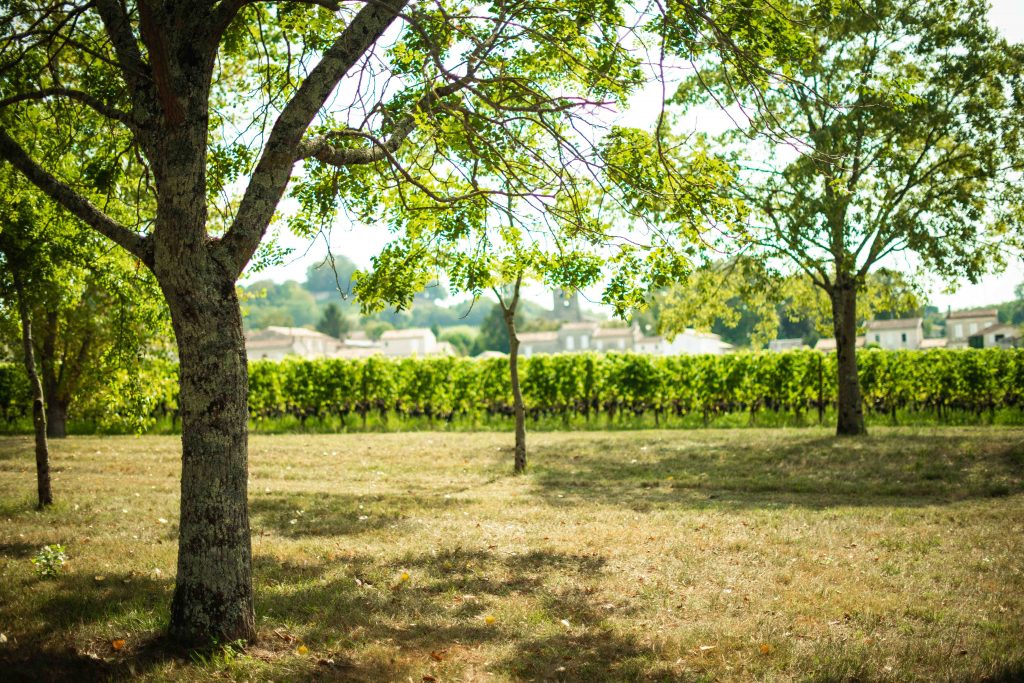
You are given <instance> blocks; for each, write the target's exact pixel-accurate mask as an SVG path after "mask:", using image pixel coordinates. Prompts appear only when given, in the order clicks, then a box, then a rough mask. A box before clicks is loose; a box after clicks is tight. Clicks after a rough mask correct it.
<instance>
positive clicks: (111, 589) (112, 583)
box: [0, 573, 183, 681]
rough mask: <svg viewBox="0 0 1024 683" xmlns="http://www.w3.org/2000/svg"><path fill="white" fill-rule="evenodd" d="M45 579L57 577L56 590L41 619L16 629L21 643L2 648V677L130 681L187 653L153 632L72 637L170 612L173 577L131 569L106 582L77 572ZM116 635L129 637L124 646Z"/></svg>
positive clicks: (41, 609) (45, 603)
mask: <svg viewBox="0 0 1024 683" xmlns="http://www.w3.org/2000/svg"><path fill="white" fill-rule="evenodd" d="M45 581H52V582H55V586H54V589H55V590H54V591H53V594H52V595H50V596H48V597H47V598H45V599H44V600H43V601H42V602H41V604H40V605H39V607H38V615H40V616H41V617H42V618H41V619H40V621H39V622H36V623H35V624H34V626H33V627H30V628H25V627H24V626H22V627H21V629H20V630H19V631H18V633H17V634H12V636H14V637H15V638H16V642H13V641H9V644H8V646H7V647H4V648H2V649H0V679H3V680H5V681H108V680H127V679H130V678H132V677H134V676H135V675H137V674H140V673H143V672H145V671H146V670H148V669H149V668H151V667H153V666H156V665H158V664H159V663H160V662H162V661H166V660H167V659H168V658H171V657H180V656H182V654H183V653H182V652H181V651H180V650H177V649H175V648H173V647H172V646H171V645H170V644H169V643H167V642H165V641H164V640H163V638H162V637H161V636H158V635H156V634H154V633H152V632H141V633H131V634H129V633H122V632H118V633H111V634H110V639H109V640H106V639H105V640H102V641H95V642H91V643H71V642H69V641H70V639H71V635H70V634H71V632H72V631H73V630H74V628H75V627H80V626H83V625H87V624H95V623H99V622H117V621H119V620H123V619H125V618H127V617H129V616H131V615H132V614H146V615H152V614H154V613H160V612H165V610H166V606H167V603H168V602H169V597H170V593H169V592H168V590H169V586H170V582H169V581H167V580H156V579H153V578H151V577H146V576H138V575H131V574H127V573H123V574H111V575H109V576H106V577H104V579H103V581H102V582H97V581H96V579H95V577H91V576H83V575H76V574H68V575H64V576H60V577H57V578H55V579H45ZM161 621H163V620H161ZM61 634H64V635H63V636H62V635H61ZM9 637H10V636H9ZM116 639H124V641H125V642H124V644H123V645H122V647H121V648H119V649H115V648H114V647H113V641H114V640H116ZM12 644H14V645H16V647H12V646H11V645H12Z"/></svg>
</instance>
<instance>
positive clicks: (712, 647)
mask: <svg viewBox="0 0 1024 683" xmlns="http://www.w3.org/2000/svg"><path fill="white" fill-rule="evenodd" d="M697 649H698V650H700V651H701V654H704V653H705V652H710V651H711V650H717V649H718V646H717V645H701V646H700V647H699V648H697Z"/></svg>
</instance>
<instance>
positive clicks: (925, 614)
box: [0, 428, 1024, 683]
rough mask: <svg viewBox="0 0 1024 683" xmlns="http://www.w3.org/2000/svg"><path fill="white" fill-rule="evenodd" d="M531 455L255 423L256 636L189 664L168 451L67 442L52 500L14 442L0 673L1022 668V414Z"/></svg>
mask: <svg viewBox="0 0 1024 683" xmlns="http://www.w3.org/2000/svg"><path fill="white" fill-rule="evenodd" d="M530 445H531V448H532V451H531V458H532V460H531V471H530V473H529V474H527V475H526V476H524V477H518V478H514V477H512V476H510V475H509V472H510V470H511V458H512V454H511V449H510V447H509V446H510V437H509V435H507V434H500V433H486V434H469V433H466V434H455V433H452V434H437V433H415V434H363V435H333V436H329V435H290V436H255V437H253V438H252V441H251V463H250V465H251V467H250V495H251V498H250V505H251V511H252V530H253V550H254V554H255V583H256V591H257V619H258V623H259V629H260V641H259V642H258V643H256V644H254V645H250V646H247V647H245V648H238V647H230V646H229V647H223V648H217V649H213V650H211V651H208V652H202V653H182V652H175V651H173V650H171V649H169V648H167V647H166V646H165V645H163V644H162V642H161V640H160V639H159V638H158V637H157V636H158V634H159V632H160V629H161V627H162V625H163V624H164V623H165V622H166V619H167V610H168V607H169V601H170V596H171V591H172V588H173V579H174V567H175V556H176V548H175V545H176V532H177V529H176V524H175V521H176V517H177V476H178V470H179V463H178V442H177V440H176V439H175V438H173V437H156V436H148V437H73V438H70V439H67V440H65V441H61V442H55V443H53V445H52V453H53V456H52V457H53V465H54V467H55V472H56V473H55V477H54V490H55V495H56V498H57V500H58V501H59V502H58V504H57V505H56V506H55V507H54V508H53V509H51V510H48V511H46V512H36V511H34V510H33V509H32V495H33V490H34V489H33V487H34V478H33V477H34V474H33V460H32V455H31V443H30V441H29V439H28V438H25V437H7V438H2V439H0V633H3V634H4V636H5V637H6V642H5V643H2V644H0V679H3V680H12V679H14V680H20V679H26V680H69V681H70V680H74V681H79V680H91V679H101V680H103V679H114V678H121V677H129V676H136V677H140V678H143V679H148V680H205V679H208V678H222V679H236V680H275V681H282V680H311V679H317V680H354V681H413V682H414V683H420V682H421V681H426V682H430V681H461V680H470V681H526V680H534V681H542V680H544V681H547V680H552V681H555V680H565V681H636V680H641V681H646V680H656V681H661V680H664V681H679V680H683V681H703V680H708V681H712V680H714V681H750V680H765V681H789V680H812V681H909V680H919V681H935V680H954V681H957V680H962V681H976V680H990V681H1013V680H1022V679H1024V429H1018V428H941V429H909V428H903V429H885V428H875V429H874V430H873V435H872V436H871V437H870V438H866V439H862V440H836V439H834V438H832V437H831V436H830V435H829V434H828V433H827V432H826V431H824V430H819V429H814V428H808V429H801V430H787V429H774V430H758V429H743V430H705V431H686V432H672V431H643V432H618V433H616V432H599V433H584V432H574V433H564V434H558V433H545V434H534V435H531V437H530ZM57 543H60V544H63V545H64V546H65V547H66V549H67V555H68V562H67V564H66V566H65V567H64V571H63V572H62V573H61V574H60V575H59V576H57V577H55V578H43V577H40V576H38V575H37V574H36V572H35V570H34V567H33V564H32V562H31V559H32V557H33V556H34V555H36V553H37V552H38V550H39V548H40V547H41V546H43V545H46V544H57ZM121 641H123V643H122V642H121ZM115 646H116V647H115Z"/></svg>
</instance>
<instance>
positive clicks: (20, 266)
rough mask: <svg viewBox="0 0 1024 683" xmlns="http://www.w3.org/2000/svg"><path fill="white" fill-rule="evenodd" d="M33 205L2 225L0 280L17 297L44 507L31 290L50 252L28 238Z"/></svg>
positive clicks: (46, 473) (49, 493)
mask: <svg viewBox="0 0 1024 683" xmlns="http://www.w3.org/2000/svg"><path fill="white" fill-rule="evenodd" d="M33 213H34V212H33V211H32V207H30V206H27V205H26V204H25V203H22V204H21V205H20V206H18V207H17V211H16V212H9V213H8V215H7V216H4V217H3V223H2V224H0V262H2V263H3V265H4V266H5V268H4V269H3V271H0V272H3V273H5V275H6V276H5V277H3V278H2V280H0V288H2V289H0V295H2V297H0V298H3V299H4V300H11V299H13V300H14V302H15V306H16V307H17V311H18V319H19V322H20V324H21V341H22V360H23V362H24V364H25V372H26V374H27V375H28V382H29V387H30V388H31V390H32V427H33V432H34V434H35V455H36V491H37V501H38V502H37V506H38V508H39V509H40V510H41V509H43V508H45V507H46V506H48V505H52V504H53V490H52V486H51V484H50V450H49V444H48V443H47V439H46V409H45V404H46V401H45V397H44V395H43V384H42V381H41V380H40V379H39V372H38V370H37V368H36V358H35V347H34V345H33V341H32V317H31V314H30V313H29V311H30V309H31V305H32V304H31V302H30V300H29V297H30V292H31V291H32V289H33V284H35V283H34V282H33V281H34V280H35V278H37V277H38V276H39V275H40V274H45V272H46V270H47V265H49V264H48V263H47V258H46V254H43V253H40V250H39V248H38V246H39V245H38V244H36V243H34V242H33V241H32V240H31V239H26V237H27V233H29V232H30V231H31V229H32V223H33V218H34V216H33Z"/></svg>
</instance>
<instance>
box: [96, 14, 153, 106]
mask: <svg viewBox="0 0 1024 683" xmlns="http://www.w3.org/2000/svg"><path fill="white" fill-rule="evenodd" d="M96 9H97V11H98V12H99V15H100V19H102V21H103V28H104V29H105V30H106V32H107V35H108V36H110V42H111V44H113V46H114V53H115V54H116V55H117V62H118V64H119V65H120V66H121V73H122V74H123V75H124V80H125V82H126V83H127V84H128V88H129V89H130V90H131V92H132V95H133V97H132V99H133V100H136V101H137V99H138V98H139V97H143V98H144V101H149V100H151V99H152V97H151V95H152V93H151V88H152V81H151V80H150V77H149V69H148V68H147V67H146V63H145V61H144V60H143V59H142V54H141V53H140V52H139V46H138V43H137V42H136V40H135V33H134V32H133V31H132V22H131V18H130V17H129V16H128V12H127V10H125V7H124V5H122V4H121V3H120V2H119V1H118V0H96Z"/></svg>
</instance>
